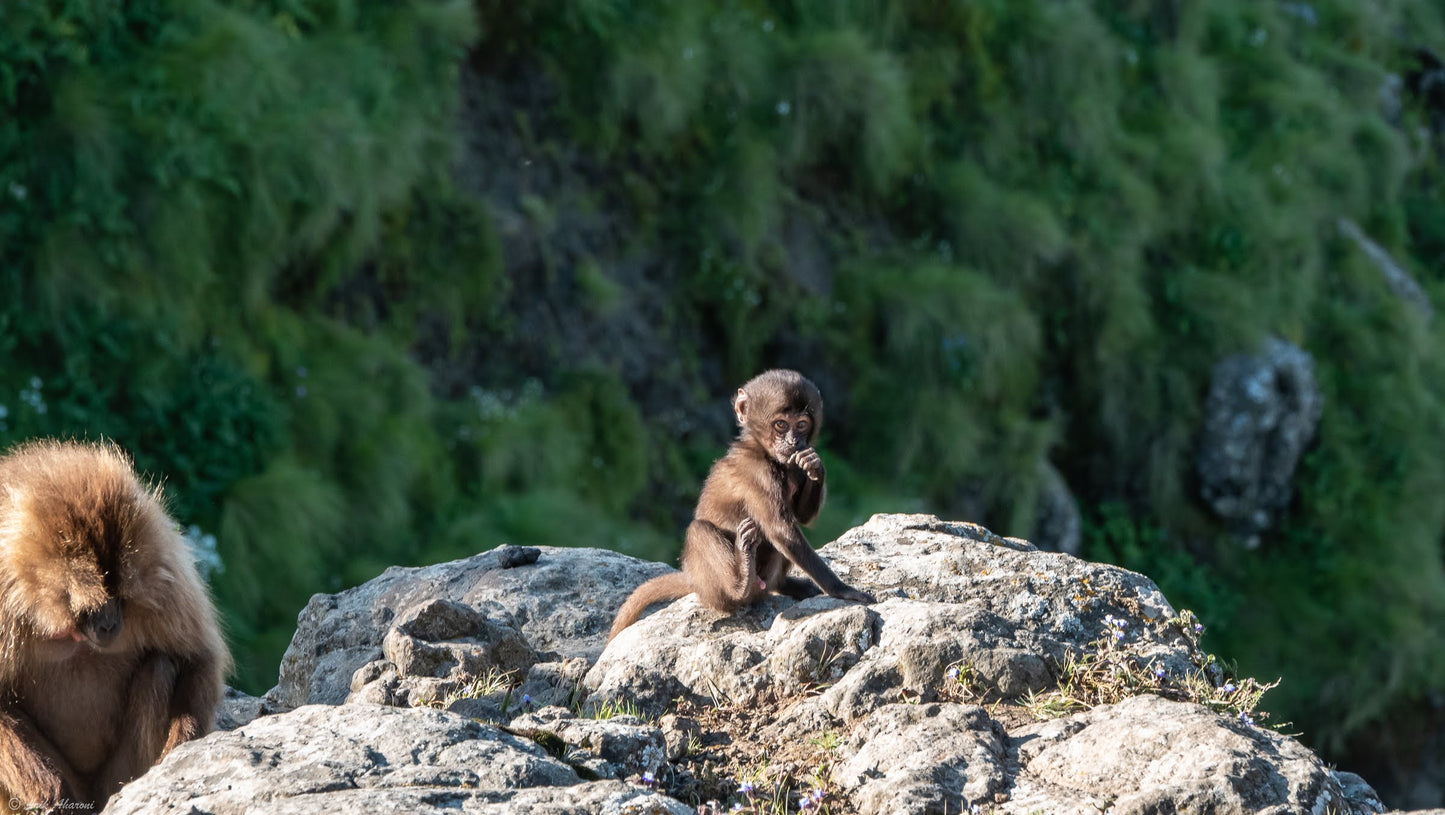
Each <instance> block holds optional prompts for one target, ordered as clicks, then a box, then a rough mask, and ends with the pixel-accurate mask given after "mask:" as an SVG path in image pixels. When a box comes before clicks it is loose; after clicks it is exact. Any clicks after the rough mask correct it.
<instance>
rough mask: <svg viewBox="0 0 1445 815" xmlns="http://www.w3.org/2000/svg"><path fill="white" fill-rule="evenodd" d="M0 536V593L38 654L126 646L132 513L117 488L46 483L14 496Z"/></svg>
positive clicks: (63, 655)
mask: <svg viewBox="0 0 1445 815" xmlns="http://www.w3.org/2000/svg"><path fill="white" fill-rule="evenodd" d="M11 497H12V499H18V500H13V503H12V504H11V513H9V517H7V518H6V519H5V520H6V523H5V524H4V530H3V531H4V534H3V536H0V580H3V583H4V584H5V585H4V586H3V590H0V597H3V601H4V603H5V604H6V606H8V608H7V609H6V610H7V611H8V612H9V613H10V614H11V616H12V618H15V619H19V620H22V621H23V622H24V623H26V624H27V627H28V628H29V629H30V635H29V637H28V639H29V640H30V642H31V644H32V646H33V648H34V650H33V652H32V653H33V655H34V656H35V657H37V658H39V659H41V660H44V661H54V660H61V659H67V658H69V657H71V656H73V655H75V654H77V653H80V652H81V651H82V649H85V648H89V649H93V650H96V651H113V650H117V649H120V648H123V647H126V643H125V637H124V635H125V633H126V630H125V603H124V601H123V593H122V585H123V581H124V578H125V577H126V574H125V573H126V571H127V568H126V566H127V564H125V563H124V562H123V560H124V559H125V558H124V556H125V553H126V549H127V542H128V541H129V540H130V539H131V538H132V536H133V534H134V529H133V528H132V526H133V523H132V522H133V521H134V520H135V517H136V516H135V513H133V512H132V511H131V509H130V507H131V506H132V505H131V504H129V503H128V502H126V501H116V500H115V496H114V495H113V494H112V495H85V494H83V493H82V494H79V495H76V494H70V495H68V496H66V500H64V501H63V502H56V501H52V500H48V499H50V497H51V496H49V495H48V494H47V491H45V490H37V491H35V492H33V493H30V494H25V495H12V496H11Z"/></svg>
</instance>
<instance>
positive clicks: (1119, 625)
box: [1114, 620, 1128, 628]
mask: <svg viewBox="0 0 1445 815" xmlns="http://www.w3.org/2000/svg"><path fill="white" fill-rule="evenodd" d="M1114 625H1115V627H1117V628H1123V627H1124V626H1126V625H1128V623H1126V622H1124V621H1123V620H1115V621H1114Z"/></svg>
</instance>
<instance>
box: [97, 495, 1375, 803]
mask: <svg viewBox="0 0 1445 815" xmlns="http://www.w3.org/2000/svg"><path fill="white" fill-rule="evenodd" d="M822 552H823V555H824V556H825V558H826V559H827V560H828V561H829V562H830V563H831V564H832V566H833V567H834V569H835V570H836V571H837V572H838V573H839V575H840V576H841V577H842V578H843V579H844V580H845V581H847V582H848V583H850V584H851V585H854V586H856V587H859V588H861V589H865V590H867V591H870V592H872V593H873V594H874V595H875V596H876V597H877V598H878V600H879V602H877V603H876V604H874V605H871V606H865V605H858V604H852V603H845V602H842V601H839V600H836V599H833V598H829V597H814V598H810V599H808V600H804V601H802V602H795V601H793V600H791V599H787V598H783V597H773V598H771V599H769V600H768V601H766V602H763V603H759V604H757V605H755V606H752V607H750V608H747V609H744V610H743V611H742V612H741V613H739V614H736V615H723V614H719V613H717V612H714V611H711V610H708V609H706V608H703V607H701V606H700V605H699V604H698V603H697V601H696V599H695V598H694V597H685V598H682V599H680V600H677V601H674V602H672V603H669V604H666V605H660V606H658V607H656V608H654V609H653V610H652V612H651V613H650V614H648V615H647V616H645V617H643V618H642V619H641V620H639V621H638V622H637V623H636V624H634V625H633V626H632V627H630V628H628V629H627V630H625V631H624V632H622V634H620V635H619V636H618V637H617V639H616V640H614V641H613V642H612V643H611V644H610V645H607V647H606V648H605V649H604V648H603V645H604V639H605V636H606V631H607V628H608V625H609V623H610V620H611V617H612V614H613V613H614V612H615V610H616V608H617V607H618V606H619V605H620V604H621V602H622V600H623V599H624V597H625V596H626V594H627V593H628V592H629V591H630V590H631V589H632V588H633V587H635V586H636V585H638V584H640V583H641V582H642V581H643V580H645V579H647V578H649V577H651V576H653V575H656V574H659V573H661V572H663V571H665V570H666V567H664V566H660V565H658V564H647V563H642V562H639V561H636V560H633V559H631V558H627V557H624V556H621V555H616V554H613V553H610V552H601V551H597V550H588V549H554V548H540V549H532V550H523V551H521V552H520V554H519V551H518V550H516V549H515V548H510V549H505V550H503V551H499V552H488V553H485V554H483V555H478V556H476V557H473V558H468V559H465V560H460V561H454V562H451V563H444V564H438V565H436V566H431V567H426V568H422V569H392V570H389V571H388V572H386V573H385V574H383V575H382V576H380V577H378V578H376V579H375V580H373V581H371V582H370V583H368V584H366V585H364V586H360V587H358V588H356V589H352V590H349V591H346V592H342V593H340V594H338V595H332V596H318V597H316V598H313V599H312V601H311V602H310V603H309V604H308V605H307V608H306V609H305V610H304V611H303V612H302V614H301V616H300V619H299V629H298V631H297V633H296V636H295V639H294V640H293V642H292V648H291V649H290V651H288V653H287V657H286V664H285V666H284V667H283V672H282V677H281V683H280V684H278V686H277V688H275V689H273V690H272V692H271V693H270V694H268V697H267V698H266V699H252V698H250V697H246V696H244V695H242V694H233V695H232V696H230V697H228V699H227V701H226V704H225V709H224V711H223V715H222V717H221V722H222V725H223V727H226V728H228V729H227V730H223V731H221V732H217V733H213V734H211V735H209V736H207V737H205V738H203V739H200V740H197V741H195V742H191V743H188V744H185V745H182V746H181V747H179V748H177V749H176V750H175V751H174V752H173V753H172V754H171V755H169V756H168V757H167V758H166V759H165V760H164V761H163V762H161V763H160V764H159V765H158V766H157V767H155V768H153V769H152V770H151V771H150V772H149V773H147V774H146V775H145V776H143V777H142V778H140V779H138V780H136V781H135V782H133V783H131V784H130V785H128V786H127V787H126V788H125V789H124V790H122V791H121V793H120V794H119V795H117V796H116V797H115V798H114V799H112V801H111V804H110V805H109V807H108V808H107V810H106V811H107V812H110V813H141V812H157V811H176V812H188V813H198V814H199V813H216V815H223V814H229V813H242V812H268V813H269V812H279V813H303V814H306V813H322V812H326V813H343V814H345V813H363V812H367V813H370V812H378V811H383V812H421V813H431V812H438V813H439V812H444V811H445V812H467V813H473V812H475V813H493V812H495V813H501V812H517V813H522V812H539V813H614V812H615V813H673V812H708V813H716V812H722V811H730V810H731V811H744V812H763V811H767V812H772V811H780V810H787V811H799V810H800V809H801V808H807V809H813V810H814V811H829V812H833V813H860V814H861V815H874V813H965V812H972V811H977V812H992V813H1020V815H1022V813H1035V812H1048V813H1095V812H1102V811H1109V812H1114V813H1138V815H1144V813H1168V812H1194V813H1236V812H1264V813H1286V812H1289V813H1294V812H1309V813H1341V814H1343V813H1377V812H1382V811H1384V806H1383V805H1382V804H1381V802H1380V801H1379V799H1378V797H1377V796H1376V795H1375V793H1374V791H1373V790H1372V789H1371V788H1370V786H1369V785H1368V784H1366V783H1365V782H1364V781H1363V780H1361V779H1360V778H1359V777H1358V776H1353V775H1351V774H1350V773H1345V772H1339V771H1335V770H1332V769H1330V768H1329V767H1327V766H1326V765H1324V764H1323V763H1322V762H1321V761H1320V760H1319V759H1318V757H1316V756H1315V755H1314V754H1313V753H1311V752H1310V751H1309V750H1308V749H1306V748H1305V747H1303V746H1302V745H1300V744H1299V743H1298V742H1296V741H1295V740H1294V739H1292V738H1290V737H1288V736H1283V735H1280V734H1278V733H1276V732H1274V731H1272V730H1269V729H1268V728H1265V727H1262V726H1260V725H1258V724H1256V723H1255V722H1253V721H1252V720H1251V719H1250V718H1249V716H1247V715H1242V714H1241V713H1240V712H1239V711H1231V710H1227V709H1226V707H1225V706H1224V705H1223V704H1222V703H1221V701H1220V700H1221V699H1224V698H1226V697H1225V696H1223V695H1222V694H1221V693H1220V692H1218V691H1217V690H1216V689H1218V688H1219V687H1220V686H1221V685H1223V684H1224V683H1226V682H1230V680H1231V679H1232V677H1228V676H1226V675H1224V674H1223V673H1222V672H1221V671H1220V670H1219V669H1218V668H1216V667H1214V666H1213V664H1212V663H1211V662H1210V661H1209V660H1208V659H1207V658H1206V656H1205V655H1204V654H1202V652H1200V651H1199V649H1198V645H1197V643H1198V629H1197V627H1196V626H1195V624H1194V623H1193V620H1192V617H1191V616H1190V615H1188V614H1184V613H1180V612H1178V611H1176V610H1175V609H1174V608H1173V607H1172V606H1171V605H1170V604H1169V602H1168V601H1167V600H1166V599H1165V598H1164V596H1163V595H1162V594H1161V593H1160V592H1159V589H1158V588H1157V587H1156V586H1155V585H1154V584H1153V582H1152V581H1150V580H1149V579H1148V578H1146V577H1144V576H1143V575H1139V574H1136V573H1133V572H1129V571H1127V570H1124V569H1120V568H1117V567H1114V566H1108V565H1101V564H1094V563H1088V562H1086V561H1083V560H1080V559H1078V558H1075V557H1072V556H1069V555H1064V554H1056V553H1050V552H1042V551H1039V550H1038V549H1036V548H1035V547H1034V546H1032V545H1031V544H1029V543H1028V542H1026V541H1022V540H1017V539H1011V538H1002V537H999V536H997V535H994V534H993V533H991V532H989V531H988V530H987V529H984V528H982V527H979V526H976V525H974V524H968V523H955V522H946V521H942V520H939V519H938V518H935V517H933V516H928V515H879V516H875V517H874V518H873V519H872V520H870V521H869V522H868V523H867V524H865V525H863V526H861V527H858V528H856V529H854V530H851V531H850V532H848V533H847V534H845V535H844V536H842V537H841V538H839V539H838V540H837V541H835V542H833V543H832V544H829V545H828V546H827V547H824V549H823V550H822ZM508 564H510V565H508ZM1105 652H1107V654H1108V655H1109V656H1110V660H1111V661H1109V662H1107V663H1097V662H1094V663H1091V661H1090V660H1093V659H1096V658H1097V657H1098V655H1100V654H1103V653H1105ZM1091 664H1092V665H1094V666H1095V670H1096V675H1099V676H1105V677H1108V676H1110V675H1112V674H1119V675H1121V676H1123V677H1124V678H1125V679H1127V680H1128V682H1127V683H1122V684H1119V686H1118V687H1120V688H1124V692H1122V693H1120V694H1118V695H1117V696H1116V697H1114V698H1110V699H1109V700H1108V701H1107V703H1106V702H1103V701H1099V700H1094V701H1088V697H1087V693H1086V690H1087V689H1086V688H1084V687H1083V685H1082V684H1081V680H1080V677H1081V676H1083V675H1084V674H1085V673H1087V671H1086V670H1085V668H1086V667H1087V666H1089V665H1091ZM1099 665H1104V668H1105V669H1106V670H1102V671H1100V669H1099V668H1098V666H1099ZM1240 681H1241V684H1245V683H1247V680H1240ZM1129 683H1133V684H1132V685H1131V686H1130V687H1125V685H1128V684H1129ZM1200 688H1203V689H1204V692H1203V693H1204V695H1203V696H1200V691H1199V690H1198V689H1200ZM1230 688H1233V685H1232V684H1230V685H1225V689H1230ZM1191 694H1192V695H1191ZM318 699H319V700H325V701H324V703H322V704H317V703H316V701H315V700H318ZM1200 699H1202V703H1201V702H1200V701H1199V700H1200ZM286 700H299V701H300V702H301V704H299V705H298V706H296V707H295V709H293V710H287V708H288V707H289V705H287V704H286V703H285V702H286Z"/></svg>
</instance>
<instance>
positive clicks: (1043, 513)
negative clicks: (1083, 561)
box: [1032, 459, 1083, 555]
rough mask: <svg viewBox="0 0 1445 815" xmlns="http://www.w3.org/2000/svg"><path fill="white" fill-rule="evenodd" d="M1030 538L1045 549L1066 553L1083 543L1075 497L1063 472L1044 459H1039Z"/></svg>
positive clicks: (1072, 552) (1076, 549) (1081, 522)
mask: <svg viewBox="0 0 1445 815" xmlns="http://www.w3.org/2000/svg"><path fill="white" fill-rule="evenodd" d="M1032 540H1033V543H1034V545H1035V546H1037V547H1039V548H1040V549H1043V550H1045V551H1049V552H1065V553H1067V554H1070V555H1077V554H1078V553H1079V547H1080V545H1081V544H1082V543H1083V521H1082V519H1081V517H1080V515H1079V500H1078V499H1077V498H1075V497H1074V492H1073V490H1071V489H1069V482H1067V481H1065V480H1064V474H1063V473H1061V472H1059V469H1058V468H1057V467H1055V466H1054V465H1053V464H1052V463H1051V462H1049V461H1048V460H1047V459H1045V460H1044V461H1041V462H1039V508H1038V519H1037V520H1036V521H1035V522H1034V532H1033V539H1032Z"/></svg>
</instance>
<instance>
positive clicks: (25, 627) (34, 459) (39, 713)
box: [0, 442, 230, 812]
mask: <svg viewBox="0 0 1445 815" xmlns="http://www.w3.org/2000/svg"><path fill="white" fill-rule="evenodd" d="M229 665H230V656H229V654H228V653H227V651H226V646H225V642H224V641H223V640H222V638H221V632H220V628H219V626H218V625H217V622H216V612H215V609H214V608H213V607H212V606H211V600H210V597H209V596H208V595H207V593H206V588H205V584H204V583H203V582H202V581H201V578H200V575H199V574H197V572H196V567H195V563H194V561H193V560H192V558H191V553H190V549H189V547H188V546H187V545H186V542H185V540H184V539H183V538H182V537H181V535H180V532H179V530H178V529H177V528H176V524H175V521H173V520H171V518H170V516H168V515H167V514H166V512H165V509H164V508H163V507H162V506H161V502H160V494H159V492H158V491H153V490H151V489H149V488H147V487H145V486H143V485H142V484H141V482H140V480H139V479H138V478H137V477H136V474H135V471H134V469H133V468H132V467H131V463H130V460H129V459H128V458H127V457H126V456H125V454H124V453H122V452H121V451H120V450H119V449H118V448H116V447H114V446H113V445H92V444H79V443H63V442H36V443H31V444H25V445H22V446H20V447H18V448H16V449H15V450H13V451H12V452H10V453H9V454H7V455H5V456H3V457H0V805H4V806H6V807H8V808H7V809H0V812H5V811H9V810H10V809H13V808H14V806H15V805H16V804H18V805H19V806H20V808H21V809H25V810H27V811H28V810H29V809H31V808H34V809H37V810H40V811H49V810H50V809H65V808H83V807H86V806H91V807H93V808H94V809H92V810H91V811H95V810H98V809H99V808H102V807H104V806H105V802H106V801H107V800H108V799H109V798H110V796H111V795H112V794H114V793H115V791H116V790H118V789H119V788H120V786H121V785H122V784H124V783H126V782H127V781H130V780H131V779H133V778H135V777H136V776H138V775H140V774H141V773H144V772H145V771H146V770H147V769H149V768H150V766H151V765H152V764H154V763H155V762H156V761H157V760H159V759H160V758H161V756H163V755H165V754H166V753H168V752H170V750H171V749H172V748H173V747H175V746H176V745H177V744H179V743H181V742H183V741H186V740H188V739H193V738H195V737H197V736H200V735H203V734H205V733H206V732H208V731H209V730H210V729H211V727H212V724H213V722H214V719H215V713H216V707H217V706H218V704H219V703H220V699H221V694H222V692H223V690H224V686H223V684H222V682H223V679H224V676H225V672H226V670H227V668H228V667H229Z"/></svg>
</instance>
